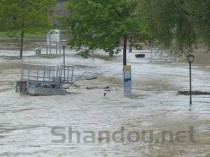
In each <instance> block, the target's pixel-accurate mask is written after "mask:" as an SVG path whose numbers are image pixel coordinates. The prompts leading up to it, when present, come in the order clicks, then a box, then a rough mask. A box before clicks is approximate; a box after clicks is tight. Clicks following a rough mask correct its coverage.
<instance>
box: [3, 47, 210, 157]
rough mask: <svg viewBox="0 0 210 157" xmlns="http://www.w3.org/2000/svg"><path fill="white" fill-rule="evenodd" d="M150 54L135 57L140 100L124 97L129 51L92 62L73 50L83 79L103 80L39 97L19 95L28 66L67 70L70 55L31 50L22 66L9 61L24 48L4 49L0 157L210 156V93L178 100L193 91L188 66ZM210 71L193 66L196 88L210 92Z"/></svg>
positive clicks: (135, 94) (73, 61)
mask: <svg viewBox="0 0 210 157" xmlns="http://www.w3.org/2000/svg"><path fill="white" fill-rule="evenodd" d="M143 52H144V53H146V58H144V59H139V58H135V55H134V53H135V52H134V53H129V54H128V64H130V65H132V95H129V96H125V95H124V94H123V84H122V55H121V54H120V55H118V56H116V58H115V59H114V60H109V59H108V60H106V59H105V60H104V59H103V58H104V57H100V58H97V57H95V58H89V59H85V60H84V59H82V58H80V57H79V56H76V55H75V52H73V51H69V50H67V57H66V64H67V65H74V66H75V67H76V70H75V77H78V76H79V75H80V74H82V73H84V72H89V73H91V74H96V75H98V79H96V80H79V81H77V82H75V84H74V85H73V86H71V87H70V88H69V89H68V91H69V92H70V93H69V94H67V95H65V96H35V97H34V96H29V95H20V94H19V93H16V92H15V90H14V89H15V81H17V80H18V79H19V77H20V75H19V72H20V69H19V67H20V65H21V64H22V63H23V62H24V63H33V64H47V65H59V64H62V57H61V58H59V57H58V58H37V57H33V56H34V55H35V53H34V52H33V51H27V52H25V53H24V55H25V57H24V59H23V60H22V61H20V60H16V59H13V60H10V59H8V57H5V56H6V55H8V54H9V55H10V56H15V55H17V54H18V52H17V51H9V52H6V51H4V52H0V54H1V55H2V56H4V57H2V58H1V59H0V85H1V86H0V157H29V156H30V157H71V156H72V157H76V156H80V157H83V156H84V157H180V156H182V157H198V156H199V157H209V156H210V105H209V104H210V96H208V95H206V96H205V95H199V96H193V105H192V106H190V105H189V97H188V96H184V95H177V92H178V91H179V90H188V84H189V82H188V64H187V63H183V62H174V60H170V59H171V58H168V57H166V56H163V55H162V56H159V55H158V54H153V58H151V54H150V53H149V51H143ZM98 55H102V54H101V53H100V52H98ZM29 56H30V57H29ZM172 59H173V58H172ZM208 69H209V68H208V67H203V66H202V67H201V66H200V65H193V72H192V78H193V90H202V91H210V82H209V81H210V71H209V70H208ZM87 87H89V88H88V89H87ZM105 87H109V89H106V88H105Z"/></svg>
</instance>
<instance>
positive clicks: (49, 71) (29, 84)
mask: <svg viewBox="0 0 210 157" xmlns="http://www.w3.org/2000/svg"><path fill="white" fill-rule="evenodd" d="M20 73H21V74H20V75H21V76H20V80H19V81H17V82H16V92H19V93H22V94H30V95H65V94H66V93H67V92H66V89H65V88H64V87H63V85H64V84H72V83H73V75H74V67H73V66H45V65H32V64H23V65H22V66H21V72H20Z"/></svg>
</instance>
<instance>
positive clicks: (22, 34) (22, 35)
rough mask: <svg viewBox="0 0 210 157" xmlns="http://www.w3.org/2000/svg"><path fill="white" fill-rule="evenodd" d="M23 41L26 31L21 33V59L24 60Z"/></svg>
mask: <svg viewBox="0 0 210 157" xmlns="http://www.w3.org/2000/svg"><path fill="white" fill-rule="evenodd" d="M23 39H24V31H23V30H22V32H21V41H20V59H22V58H23Z"/></svg>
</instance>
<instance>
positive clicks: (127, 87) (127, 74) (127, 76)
mask: <svg viewBox="0 0 210 157" xmlns="http://www.w3.org/2000/svg"><path fill="white" fill-rule="evenodd" d="M123 74H124V93H125V94H131V66H130V65H126V66H124V67H123Z"/></svg>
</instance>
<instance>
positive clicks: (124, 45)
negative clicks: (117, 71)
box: [123, 35, 127, 65]
mask: <svg viewBox="0 0 210 157" xmlns="http://www.w3.org/2000/svg"><path fill="white" fill-rule="evenodd" d="M126 51H127V36H126V35H124V43H123V65H127V58H126Z"/></svg>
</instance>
